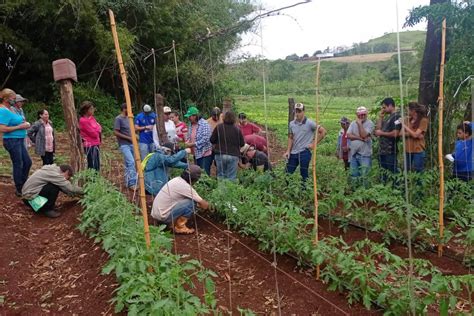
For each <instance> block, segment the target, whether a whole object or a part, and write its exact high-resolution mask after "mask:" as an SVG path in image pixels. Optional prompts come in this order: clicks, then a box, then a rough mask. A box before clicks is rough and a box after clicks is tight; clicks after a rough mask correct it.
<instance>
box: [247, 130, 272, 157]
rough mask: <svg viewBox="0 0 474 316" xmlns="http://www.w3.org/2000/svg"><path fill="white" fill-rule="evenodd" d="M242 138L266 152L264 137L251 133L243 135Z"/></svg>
mask: <svg viewBox="0 0 474 316" xmlns="http://www.w3.org/2000/svg"><path fill="white" fill-rule="evenodd" d="M244 139H245V143H246V144H249V145H251V146H254V147H255V148H256V149H257V150H259V151H263V152H264V153H267V140H266V139H265V137H263V136H260V135H257V134H251V135H247V136H244Z"/></svg>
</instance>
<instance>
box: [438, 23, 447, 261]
mask: <svg viewBox="0 0 474 316" xmlns="http://www.w3.org/2000/svg"><path fill="white" fill-rule="evenodd" d="M445 53H446V18H444V19H443V24H442V33H441V63H440V67H439V68H440V69H439V99H438V101H439V102H438V162H439V239H440V242H439V244H438V257H441V256H442V255H443V242H442V238H443V236H444V216H443V213H444V161H443V110H444V90H443V84H444V58H445Z"/></svg>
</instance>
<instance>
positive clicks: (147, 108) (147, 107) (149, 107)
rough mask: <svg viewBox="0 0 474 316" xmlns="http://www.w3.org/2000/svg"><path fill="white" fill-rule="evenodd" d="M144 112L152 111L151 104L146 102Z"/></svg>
mask: <svg viewBox="0 0 474 316" xmlns="http://www.w3.org/2000/svg"><path fill="white" fill-rule="evenodd" d="M143 112H145V113H150V112H151V106H149V105H148V104H145V105H144V106H143Z"/></svg>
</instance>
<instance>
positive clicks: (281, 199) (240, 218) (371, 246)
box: [197, 172, 474, 315]
mask: <svg viewBox="0 0 474 316" xmlns="http://www.w3.org/2000/svg"><path fill="white" fill-rule="evenodd" d="M281 181H283V182H281ZM293 181H298V182H293ZM299 181H300V180H299V179H295V178H293V177H280V176H278V172H277V175H276V176H274V175H271V174H263V175H260V176H257V177H255V174H246V173H244V174H243V177H242V178H241V182H242V183H244V184H245V185H239V184H234V183H227V182H223V183H219V185H217V183H216V182H215V180H213V179H203V180H202V181H200V182H199V183H198V185H197V186H198V188H197V189H198V191H199V192H200V193H202V194H203V195H204V196H206V197H208V198H209V200H210V201H211V202H212V203H214V204H215V206H216V208H217V210H218V212H219V213H220V214H221V215H223V216H224V217H225V220H226V221H227V222H228V224H230V225H231V226H232V227H234V228H236V229H238V230H239V231H240V232H241V233H242V234H245V235H250V236H253V237H255V238H256V239H257V240H258V241H259V243H260V246H261V248H262V249H264V250H267V251H271V252H273V251H275V252H277V253H280V254H292V255H296V256H297V257H298V258H299V259H300V260H301V261H302V262H305V263H310V264H311V265H313V266H316V265H320V266H321V278H322V280H323V281H324V282H326V283H327V284H328V289H330V290H338V291H344V293H346V296H347V299H348V300H349V302H351V303H352V302H354V301H360V302H362V303H363V304H364V305H365V307H366V308H367V309H370V308H372V307H374V305H377V306H382V307H383V308H384V309H385V311H386V314H387V315H400V314H406V313H408V312H410V311H415V312H416V314H424V313H427V312H428V311H429V310H430V311H433V310H436V311H439V312H440V313H441V314H444V315H446V314H447V313H448V312H459V311H462V310H464V311H466V310H471V309H472V307H473V303H472V301H471V298H472V294H473V293H474V276H472V275H463V276H445V275H443V274H442V273H441V272H440V271H439V270H438V269H436V268H435V267H433V266H432V264H431V263H430V262H429V261H427V260H421V259H414V260H413V274H412V277H410V273H409V270H410V264H409V263H410V262H409V260H408V259H402V258H400V257H398V256H396V255H394V254H392V253H391V252H390V251H389V250H388V249H387V248H386V247H385V245H383V244H378V243H375V242H372V241H370V240H361V241H357V242H355V243H353V244H351V245H349V244H347V243H346V242H345V241H344V240H342V238H337V237H332V236H331V237H326V238H323V239H322V240H320V241H319V244H318V246H314V244H313V236H314V234H313V232H312V226H313V222H314V221H313V220H312V219H309V218H308V217H307V214H305V212H304V211H303V209H302V208H301V206H300V205H306V203H308V199H306V196H301V194H299V199H297V197H298V193H301V189H300V182H299ZM292 183H293V184H292ZM309 191H310V190H309ZM275 193H277V194H275ZM282 193H284V194H283V196H282V195H281V194H282ZM285 194H288V195H291V197H292V198H289V199H287V198H286V196H285Z"/></svg>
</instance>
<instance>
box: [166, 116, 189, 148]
mask: <svg viewBox="0 0 474 316" xmlns="http://www.w3.org/2000/svg"><path fill="white" fill-rule="evenodd" d="M170 120H171V121H173V123H174V125H175V126H176V138H177V140H178V142H184V141H185V138H186V135H187V134H188V126H187V125H186V123H184V122H182V121H180V120H179V114H178V112H177V111H171V113H170Z"/></svg>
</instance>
